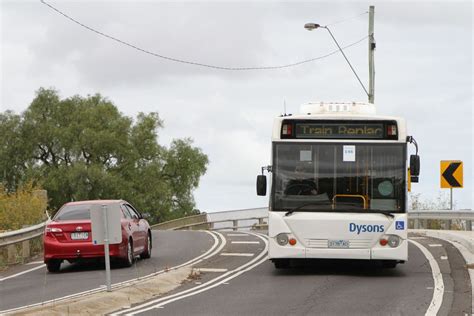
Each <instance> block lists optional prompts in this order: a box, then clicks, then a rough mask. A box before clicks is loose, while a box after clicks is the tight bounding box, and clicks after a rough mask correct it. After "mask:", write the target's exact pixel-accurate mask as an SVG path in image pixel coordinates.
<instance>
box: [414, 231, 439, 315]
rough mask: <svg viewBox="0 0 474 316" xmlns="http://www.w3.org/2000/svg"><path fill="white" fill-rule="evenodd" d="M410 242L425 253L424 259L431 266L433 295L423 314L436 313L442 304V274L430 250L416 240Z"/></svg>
mask: <svg viewBox="0 0 474 316" xmlns="http://www.w3.org/2000/svg"><path fill="white" fill-rule="evenodd" d="M410 242H411V243H412V244H414V245H415V246H416V247H418V249H420V250H421V252H422V253H423V254H424V255H425V257H426V259H428V262H429V264H430V267H431V274H432V276H433V281H434V285H433V297H432V299H431V303H430V305H429V306H428V309H427V310H426V313H425V316H431V315H437V314H438V311H439V309H440V308H441V305H442V304H443V295H444V282H443V275H442V274H441V270H440V268H439V265H438V262H437V261H436V259H435V258H434V257H433V255H432V254H431V252H430V251H429V250H428V249H426V247H425V246H423V245H422V244H420V243H419V242H417V241H414V240H410Z"/></svg>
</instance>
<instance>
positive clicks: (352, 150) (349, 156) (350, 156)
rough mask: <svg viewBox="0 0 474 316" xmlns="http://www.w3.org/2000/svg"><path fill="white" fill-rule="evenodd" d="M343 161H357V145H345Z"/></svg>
mask: <svg viewBox="0 0 474 316" xmlns="http://www.w3.org/2000/svg"><path fill="white" fill-rule="evenodd" d="M342 161H344V162H354V161H356V146H355V145H344V146H343V155H342Z"/></svg>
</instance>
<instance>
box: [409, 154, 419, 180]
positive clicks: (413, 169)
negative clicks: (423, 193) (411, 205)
mask: <svg viewBox="0 0 474 316" xmlns="http://www.w3.org/2000/svg"><path fill="white" fill-rule="evenodd" d="M410 173H411V176H412V182H418V176H419V175H420V156H418V155H410ZM413 180H415V181H413Z"/></svg>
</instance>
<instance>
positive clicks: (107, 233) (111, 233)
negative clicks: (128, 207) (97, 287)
mask: <svg viewBox="0 0 474 316" xmlns="http://www.w3.org/2000/svg"><path fill="white" fill-rule="evenodd" d="M120 217H121V210H120V204H118V203H117V204H110V205H99V204H97V205H92V206H91V226H92V227H91V230H92V243H93V244H94V245H104V256H105V283H106V286H107V292H111V291H112V286H111V278H110V249H109V245H111V244H120V243H121V242H122V227H121V224H120Z"/></svg>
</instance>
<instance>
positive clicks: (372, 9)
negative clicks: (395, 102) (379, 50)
mask: <svg viewBox="0 0 474 316" xmlns="http://www.w3.org/2000/svg"><path fill="white" fill-rule="evenodd" d="M374 12H375V7H374V6H373V5H371V6H370V7H369V91H367V89H366V88H365V86H364V84H363V83H362V81H361V80H360V78H359V76H358V75H357V72H356V71H355V69H354V67H352V65H351V63H350V61H349V59H348V58H347V56H346V54H345V53H344V51H343V50H342V48H341V46H340V45H339V43H338V42H337V40H336V38H335V37H334V35H332V32H331V30H330V29H329V27H327V26H322V25H319V24H317V23H306V24H305V25H304V28H305V29H307V30H308V31H312V30H315V29H318V28H323V29H326V30H327V31H328V32H329V35H331V37H332V39H333V41H334V43H336V45H337V48H339V51H340V52H341V54H342V56H344V59H345V60H346V62H347V64H348V65H349V67H350V68H351V70H352V72H353V73H354V75H355V76H356V78H357V80H358V81H359V83H360V85H361V86H362V89H364V92H365V94H367V97H368V99H369V103H372V104H373V103H374V100H375V63H374V52H375V38H374Z"/></svg>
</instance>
